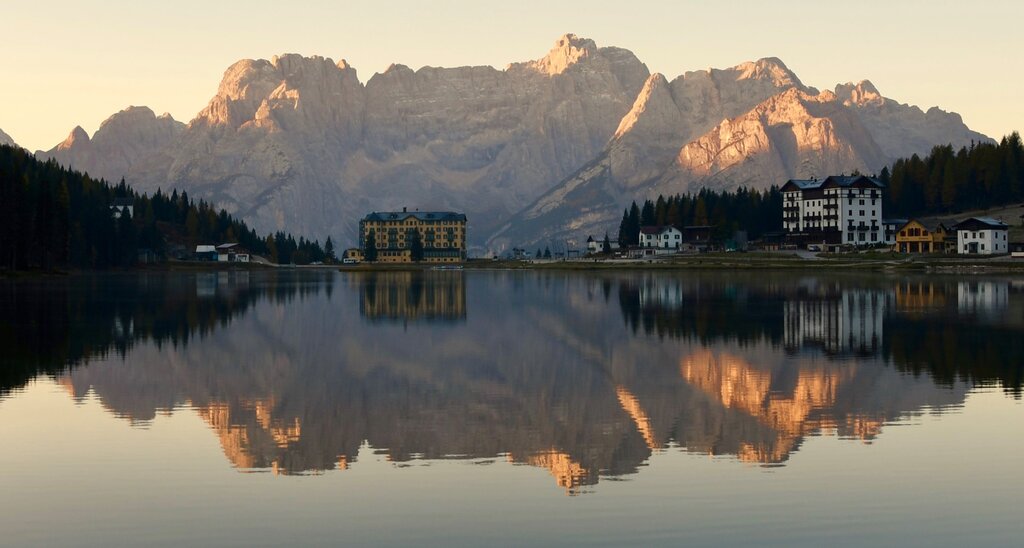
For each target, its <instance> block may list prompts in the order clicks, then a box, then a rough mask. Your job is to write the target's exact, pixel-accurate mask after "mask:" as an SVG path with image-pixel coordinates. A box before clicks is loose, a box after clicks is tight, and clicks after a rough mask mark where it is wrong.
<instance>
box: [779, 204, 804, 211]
mask: <svg viewBox="0 0 1024 548" xmlns="http://www.w3.org/2000/svg"><path fill="white" fill-rule="evenodd" d="M782 211H800V206H798V205H791V206H790V205H787V206H782Z"/></svg>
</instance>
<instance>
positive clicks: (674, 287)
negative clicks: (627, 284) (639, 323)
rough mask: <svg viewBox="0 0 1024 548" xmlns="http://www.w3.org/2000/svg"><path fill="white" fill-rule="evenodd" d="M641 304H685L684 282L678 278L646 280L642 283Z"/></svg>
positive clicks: (643, 305)
mask: <svg viewBox="0 0 1024 548" xmlns="http://www.w3.org/2000/svg"><path fill="white" fill-rule="evenodd" d="M639 293H640V306H641V307H643V308H647V307H662V308H679V307H682V306H683V296H684V294H683V284H681V283H679V281H678V280H671V281H670V280H645V281H644V283H642V284H641V285H640V289H639Z"/></svg>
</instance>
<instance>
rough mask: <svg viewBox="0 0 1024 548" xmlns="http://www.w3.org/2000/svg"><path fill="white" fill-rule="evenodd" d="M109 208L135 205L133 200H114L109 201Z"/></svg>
mask: <svg viewBox="0 0 1024 548" xmlns="http://www.w3.org/2000/svg"><path fill="white" fill-rule="evenodd" d="M110 205H111V206H116V207H124V206H132V205H135V198H114V199H113V200H111V201H110Z"/></svg>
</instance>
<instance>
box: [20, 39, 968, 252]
mask: <svg viewBox="0 0 1024 548" xmlns="http://www.w3.org/2000/svg"><path fill="white" fill-rule="evenodd" d="M984 139H986V138H985V137H984V136H983V135H980V134H978V133H975V132H972V131H971V130H969V129H968V128H967V127H966V126H965V125H964V124H963V122H962V120H960V117H959V116H958V115H956V114H952V113H945V112H942V111H940V110H938V109H934V108H933V109H931V110H928V111H927V112H924V111H921V110H920V109H918V108H917V107H910V106H906V105H902V104H899V103H897V102H895V101H893V100H891V99H886V98H884V97H882V96H881V95H880V94H879V93H878V91H877V90H876V89H874V87H873V86H871V84H870V83H869V82H866V81H865V82H861V83H860V84H844V85H840V86H837V88H836V90H835V93H832V92H823V93H818V91H817V90H815V89H813V88H809V87H807V86H805V85H804V84H803V83H802V82H801V81H800V79H799V78H798V77H797V76H796V75H795V74H794V73H793V72H792V71H791V70H789V68H787V67H786V65H785V64H784V63H783V62H782V61H780V60H779V59H776V58H765V59H760V60H758V61H753V62H748V63H743V64H740V65H737V66H735V67H732V68H728V69H707V70H701V71H694V72H687V73H685V74H683V75H681V76H678V77H676V78H674V79H668V78H666V77H665V76H663V75H661V74H653V75H652V74H650V73H649V71H648V69H647V67H646V66H645V65H644V64H643V63H642V62H641V61H640V60H639V59H637V58H636V56H635V55H633V54H632V53H631V52H629V51H627V50H625V49H621V48H615V47H599V46H598V45H597V44H596V43H595V42H594V41H593V40H589V39H586V38H581V37H577V36H574V35H571V34H567V35H565V36H563V37H561V38H559V39H558V40H557V41H556V42H555V44H554V46H553V47H552V48H551V50H550V51H549V52H548V53H547V54H546V55H544V56H543V57H541V58H539V59H536V60H533V61H527V62H521V63H512V64H510V65H508V66H507V67H506V68H505V69H503V70H499V69H496V68H493V67H488V66H483V67H457V68H436V67H429V66H428V67H423V68H420V69H418V70H413V69H412V68H409V67H406V66H403V65H399V64H396V65H392V66H391V67H389V68H388V69H387V70H386V71H384V72H383V73H380V74H375V75H373V76H372V77H371V78H369V80H367V81H365V83H364V82H362V81H360V80H359V77H358V75H357V73H356V70H355V69H354V68H352V67H351V66H349V65H348V63H347V62H346V61H344V60H342V61H340V62H338V63H335V62H333V61H332V60H331V59H327V58H323V57H302V56H299V55H292V54H289V55H282V56H279V57H274V58H272V59H270V60H263V59H259V60H252V59H246V60H242V61H238V62H237V63H235V64H233V65H232V66H231V67H229V68H228V69H227V71H226V72H225V73H224V77H223V79H222V81H221V84H220V86H219V88H218V89H217V92H216V94H215V95H214V96H213V98H212V99H211V100H210V102H209V104H208V105H207V106H206V107H205V108H204V109H203V110H202V111H200V112H199V113H198V114H197V115H196V117H195V118H194V119H193V120H192V121H191V122H190V123H189V124H188V125H187V126H183V125H182V124H180V123H178V122H176V121H174V120H173V119H171V118H170V117H169V116H162V117H156V116H155V115H154V114H153V113H152V111H150V110H149V109H147V108H145V107H132V108H129V109H127V110H125V111H122V112H120V113H118V114H115V115H114V116H112V117H111V118H110V119H108V120H107V121H106V122H104V124H103V126H101V127H100V129H99V130H98V131H97V132H96V134H95V135H93V136H92V137H91V138H90V136H89V135H88V134H86V132H84V131H82V130H81V129H80V128H76V130H75V131H73V132H72V134H71V135H70V136H69V137H68V139H67V140H66V141H65V142H63V143H61V144H60V145H58V146H56V147H54V148H53V149H51V150H49V151H46V152H39V153H38V154H39V155H40V156H42V157H46V158H55V159H57V160H58V161H60V162H62V163H65V164H67V165H70V166H72V167H74V168H76V169H82V170H85V171H88V172H89V173H91V174H93V175H96V176H101V177H105V178H107V179H108V180H112V181H116V180H118V179H120V178H121V177H122V176H123V177H126V179H127V180H128V181H129V182H130V183H131V184H132V186H134V187H136V188H137V189H139V190H141V191H146V192H153V191H155V190H156V189H157V188H158V187H162V188H171V187H174V188H178V189H179V190H187V191H188V192H189V194H190V195H192V196H193V197H196V198H204V199H206V200H207V201H210V202H212V203H214V204H215V205H217V206H218V207H223V208H225V209H227V210H228V211H229V212H231V213H233V214H236V215H238V216H240V217H242V218H243V219H245V220H246V221H247V222H249V223H250V224H252V225H253V226H254V227H255V228H256V229H257V230H258V231H259V232H261V233H266V232H270V231H275V230H282V229H283V230H288V231H291V232H295V233H297V234H302V235H305V236H308V237H311V238H320V239H323V238H325V237H326V236H328V235H330V236H333V237H334V239H335V241H337V242H339V243H342V245H348V244H350V243H354V240H355V229H356V226H357V221H358V219H359V218H360V217H361V216H363V215H364V214H365V213H366V212H368V211H373V210H386V209H393V208H399V207H403V206H408V207H412V208H421V209H455V210H461V211H465V212H466V213H467V214H468V216H469V219H470V244H471V246H473V247H475V248H477V249H476V251H479V250H481V248H489V249H491V250H502V249H505V248H507V247H510V246H513V245H519V246H524V245H528V246H532V245H533V244H535V243H538V242H546V241H548V240H549V239H559V240H566V239H568V240H577V241H579V242H582V240H585V239H586V236H587V233H588V232H589V233H593V234H595V235H601V234H603V233H604V232H605V231H611V230H614V228H615V227H616V226H617V221H618V217H619V215H620V214H621V211H622V207H623V206H624V205H626V204H628V203H629V201H631V200H633V199H643V198H645V197H648V196H655V195H657V194H658V193H675V192H686V191H689V190H693V189H697V188H700V187H703V186H711V187H715V188H735V187H736V186H738V185H750V186H756V187H766V186H768V185H770V184H778V183H780V182H781V181H782V180H784V179H786V178H789V177H793V176H798V175H817V176H824V175H828V174H831V173H841V172H849V171H852V170H853V169H861V170H862V171H863V170H867V171H873V170H876V169H879V168H880V167H881V166H882V165H884V164H885V163H887V162H888V161H890V160H891V159H893V158H896V157H900V156H905V155H907V154H909V153H912V152H918V153H924V152H927V150H928V149H930V148H931V147H932V146H933V145H935V144H945V143H953V144H954V145H961V144H967V143H968V142H970V141H971V140H984Z"/></svg>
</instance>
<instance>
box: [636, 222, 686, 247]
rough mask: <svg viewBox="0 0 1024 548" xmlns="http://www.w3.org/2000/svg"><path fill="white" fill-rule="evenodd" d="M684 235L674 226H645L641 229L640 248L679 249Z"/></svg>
mask: <svg viewBox="0 0 1024 548" xmlns="http://www.w3.org/2000/svg"><path fill="white" fill-rule="evenodd" d="M682 245H683V233H682V232H680V231H679V229H678V228H676V227H674V226H645V227H642V228H640V247H656V248H659V249H679V248H680V247H681V246H682Z"/></svg>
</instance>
